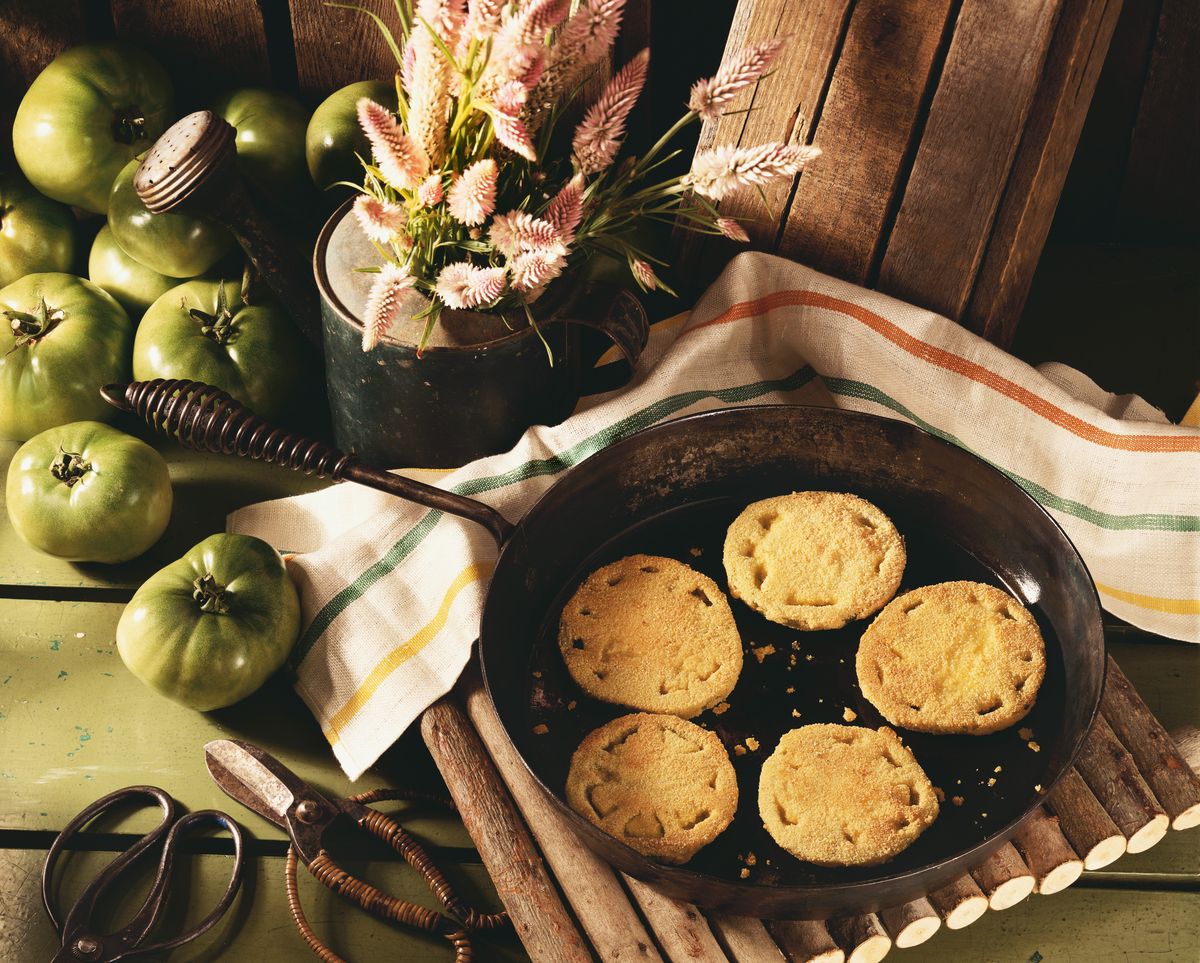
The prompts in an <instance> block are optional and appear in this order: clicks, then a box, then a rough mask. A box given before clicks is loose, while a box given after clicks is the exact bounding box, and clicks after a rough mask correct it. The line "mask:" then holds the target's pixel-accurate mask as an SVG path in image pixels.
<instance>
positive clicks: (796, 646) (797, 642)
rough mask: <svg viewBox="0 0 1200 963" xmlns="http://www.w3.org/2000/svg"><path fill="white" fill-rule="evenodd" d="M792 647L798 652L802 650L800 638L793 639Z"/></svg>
mask: <svg viewBox="0 0 1200 963" xmlns="http://www.w3.org/2000/svg"><path fill="white" fill-rule="evenodd" d="M792 648H793V649H795V650H796V651H797V652H799V651H800V640H799V639H792Z"/></svg>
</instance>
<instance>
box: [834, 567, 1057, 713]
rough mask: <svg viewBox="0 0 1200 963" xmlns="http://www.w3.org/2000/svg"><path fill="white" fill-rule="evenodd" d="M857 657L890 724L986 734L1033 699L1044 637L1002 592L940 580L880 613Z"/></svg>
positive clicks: (861, 678) (862, 681)
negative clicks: (940, 581)
mask: <svg viewBox="0 0 1200 963" xmlns="http://www.w3.org/2000/svg"><path fill="white" fill-rule="evenodd" d="M855 665H856V667H857V670H858V684H859V687H860V688H861V689H862V692H863V695H864V696H866V697H867V699H868V700H869V701H870V703H871V704H872V705H873V706H875V708H876V709H878V710H879V712H880V713H881V714H882V715H883V717H884V718H885V719H887V720H888V722H890V723H892V725H896V726H903V727H904V728H906V729H915V730H917V731H919V732H937V733H965V734H971V735H985V734H987V733H989V732H996V731H998V730H1000V729H1006V728H1008V727H1009V726H1011V725H1012V724H1013V723H1015V722H1017V721H1019V720H1020V719H1023V718H1024V717H1025V716H1026V714H1027V713H1028V712H1029V710H1030V709H1032V708H1033V704H1034V702H1035V701H1036V700H1037V693H1038V688H1039V687H1040V686H1041V684H1042V679H1043V678H1045V675H1046V646H1045V643H1044V642H1043V641H1042V633H1041V632H1040V631H1039V630H1038V625H1037V621H1036V620H1035V619H1034V617H1033V616H1032V615H1030V613H1029V611H1028V609H1026V608H1025V607H1024V606H1023V605H1022V604H1021V603H1020V602H1018V601H1017V600H1016V599H1014V598H1013V597H1012V596H1011V595H1009V594H1008V593H1007V592H1003V591H1001V590H1000V589H998V588H996V587H995V586H992V585H984V584H983V583H981V582H942V583H940V584H938V585H926V586H924V587H923V588H918V589H914V590H913V591H911V592H908V593H906V594H904V595H901V596H900V597H899V598H897V599H894V600H893V601H892V602H891V604H889V605H888V606H887V608H885V609H884V610H883V611H882V612H880V613H879V615H878V616H876V618H875V621H873V622H872V623H871V625H870V626H869V627H868V628H867V631H866V632H864V633H863V637H862V641H861V642H860V643H859V646H858V656H857V658H856V660H855Z"/></svg>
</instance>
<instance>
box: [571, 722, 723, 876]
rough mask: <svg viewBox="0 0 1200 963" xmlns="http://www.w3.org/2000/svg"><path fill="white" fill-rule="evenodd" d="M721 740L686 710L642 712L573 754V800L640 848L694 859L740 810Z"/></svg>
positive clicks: (669, 858) (594, 735)
mask: <svg viewBox="0 0 1200 963" xmlns="http://www.w3.org/2000/svg"><path fill="white" fill-rule="evenodd" d="M737 800H738V789H737V777H736V776H735V775H734V771H733V764H732V763H731V762H730V761H729V755H728V753H726V752H725V747H724V746H723V745H721V740H720V739H718V738H717V736H716V734H715V733H712V732H709V731H708V730H706V729H701V728H700V727H699V726H698V725H696V724H695V723H692V722H687V721H686V720H684V719H680V718H679V717H678V716H668V715H654V714H651V713H647V712H635V713H633V714H631V715H627V716H621V717H620V718H618V719H614V720H613V721H612V722H610V723H608V724H607V725H603V726H601V727H600V728H599V729H596V730H595V731H593V732H591V733H590V734H588V736H587V737H586V738H585V739H584V740H583V742H581V743H580V744H579V748H578V749H576V750H575V755H574V756H572V757H571V769H570V771H569V772H568V773H567V802H568V803H570V805H571V808H572V809H574V810H575V811H576V812H577V813H579V815H581V816H583V817H584V818H585V819H587V820H589V821H591V822H593V823H595V824H596V825H597V826H599V827H600V828H601V829H603V830H604V831H605V832H606V833H608V834H609V835H610V836H614V837H616V838H617V839H619V840H620V841H621V842H623V843H625V844H626V845H628V846H632V847H633V848H634V849H636V850H637V851H638V852H639V853H644V854H645V855H647V856H653V857H655V858H656V859H661V860H663V861H664V862H667V863H686V862H687V861H688V860H689V859H691V858H692V857H693V856H695V855H696V853H697V852H698V851H699V850H700V849H701V848H702V847H704V846H707V845H708V844H709V843H711V842H712V841H713V840H714V839H716V838H717V836H719V835H720V834H721V833H722V832H723V831H724V829H725V827H726V826H728V825H729V823H730V821H731V820H732V819H733V814H734V811H735V810H736V809H737Z"/></svg>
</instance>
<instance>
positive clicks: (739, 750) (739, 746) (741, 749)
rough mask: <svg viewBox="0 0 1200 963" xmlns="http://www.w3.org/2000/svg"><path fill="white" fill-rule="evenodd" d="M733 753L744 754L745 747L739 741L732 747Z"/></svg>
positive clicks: (736, 754)
mask: <svg viewBox="0 0 1200 963" xmlns="http://www.w3.org/2000/svg"><path fill="white" fill-rule="evenodd" d="M733 754H734V755H735V756H744V755H745V754H746V747H745V746H743V745H742V744H741V743H740V742H739V743H738V744H737V745H735V746H734V747H733Z"/></svg>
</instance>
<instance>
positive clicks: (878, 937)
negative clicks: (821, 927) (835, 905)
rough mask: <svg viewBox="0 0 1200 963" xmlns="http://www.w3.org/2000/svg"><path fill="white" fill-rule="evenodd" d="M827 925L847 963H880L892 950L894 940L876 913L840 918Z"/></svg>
mask: <svg viewBox="0 0 1200 963" xmlns="http://www.w3.org/2000/svg"><path fill="white" fill-rule="evenodd" d="M826 925H828V927H829V935H830V936H832V937H833V942H835V943H836V944H837V945H838V946H840V947H841V949H842V952H843V953H845V954H846V963H879V961H880V960H882V959H883V958H884V957H885V956H887V955H888V952H889V951H890V950H891V948H892V938H891V937H890V936H888V935H887V931H886V930H885V929H884V928H883V924H882V923H880V922H879V917H878V916H876V915H875V914H874V913H867V914H866V915H864V916H838V917H834V918H833V919H831V920H829V921H828V922H827V924H826Z"/></svg>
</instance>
